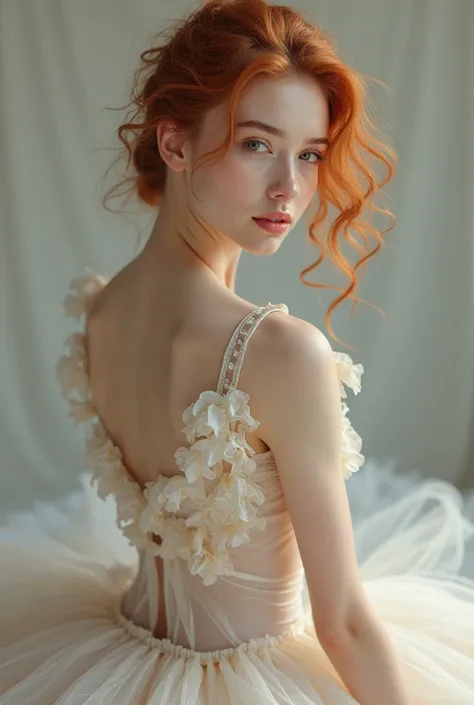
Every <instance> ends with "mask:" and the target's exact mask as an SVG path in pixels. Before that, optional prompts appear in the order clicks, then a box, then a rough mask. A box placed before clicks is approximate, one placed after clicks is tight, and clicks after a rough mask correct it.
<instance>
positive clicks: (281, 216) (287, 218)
mask: <svg viewBox="0 0 474 705" xmlns="http://www.w3.org/2000/svg"><path fill="white" fill-rule="evenodd" d="M255 218H256V219H257V220H267V219H271V220H275V219H278V220H282V221H283V222H284V223H291V215H290V214H289V213H283V211H273V212H272V213H265V214H264V215H257V216H255Z"/></svg>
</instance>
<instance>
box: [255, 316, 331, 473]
mask: <svg viewBox="0 0 474 705" xmlns="http://www.w3.org/2000/svg"><path fill="white" fill-rule="evenodd" d="M265 324H266V325H265V328H264V330H262V335H261V337H260V340H259V344H258V345H256V346H255V354H254V356H253V370H254V375H253V380H252V390H253V394H252V408H253V410H254V411H255V416H256V418H257V419H258V421H259V422H260V426H259V428H258V434H259V437H260V438H261V439H262V440H263V441H264V442H265V443H266V444H267V445H268V446H269V447H270V448H271V449H272V451H273V453H274V455H275V458H276V459H277V463H278V464H279V466H280V468H281V471H282V473H285V472H286V471H287V469H288V471H289V470H290V468H292V467H293V468H294V461H295V459H296V458H298V457H300V458H301V462H302V463H303V462H305V459H306V458H308V459H309V457H312V465H313V468H314V469H316V466H317V465H318V460H319V461H320V463H319V465H320V466H321V467H322V465H323V464H324V459H326V460H327V461H328V462H329V459H330V462H331V464H332V465H333V466H334V465H337V464H338V463H339V456H340V450H341V395H340V383H339V377H338V373H337V364H336V356H335V354H334V350H333V348H332V346H331V344H330V342H329V340H328V338H327V337H326V335H325V334H324V333H323V332H322V331H321V330H320V329H319V328H317V327H316V326H314V325H313V324H311V323H309V322H308V321H305V320H303V319H300V318H297V317H295V316H291V315H286V316H283V315H282V316H279V315H273V316H270V317H269V320H268V321H265ZM326 467H327V465H326ZM339 469H340V468H336V467H333V471H334V472H336V474H338V472H339Z"/></svg>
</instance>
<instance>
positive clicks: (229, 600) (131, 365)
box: [83, 258, 303, 651]
mask: <svg viewBox="0 0 474 705" xmlns="http://www.w3.org/2000/svg"><path fill="white" fill-rule="evenodd" d="M164 270H165V271H166V270H168V275H169V267H168V268H166V267H164ZM176 274H177V273H176V272H173V275H174V276H173V278H171V279H167V276H166V275H164V276H163V278H160V277H159V276H157V270H156V267H155V269H154V278H153V279H149V278H148V277H147V273H146V264H143V262H142V261H141V260H140V259H139V258H138V259H137V260H135V261H134V262H132V263H131V264H130V265H128V267H126V268H125V269H124V270H122V271H121V272H120V273H119V274H118V275H117V276H116V277H114V279H112V280H111V281H110V282H109V283H108V284H107V285H105V286H104V287H103V288H100V289H99V290H98V291H96V292H95V294H94V296H93V297H92V298H91V300H90V305H89V306H88V307H87V317H86V321H87V323H88V325H87V337H86V340H85V343H86V345H85V348H86V352H87V354H86V357H87V372H88V383H89V397H90V401H91V403H92V407H93V409H94V411H95V412H97V416H98V418H99V419H100V422H101V425H102V427H103V430H104V436H105V438H106V442H107V443H108V442H109V440H111V441H113V444H114V445H115V446H117V449H120V456H121V461H123V470H124V472H125V473H127V474H128V479H130V478H133V480H135V481H136V484H137V485H140V486H141V488H142V490H145V488H146V487H150V484H151V485H153V486H159V487H160V488H161V489H160V491H162V492H167V491H168V489H167V488H165V485H167V483H169V482H170V478H174V480H173V482H175V481H177V482H182V483H185V480H184V478H183V470H182V468H181V469H179V468H178V466H177V462H176V457H175V454H176V452H177V451H178V449H179V448H180V449H181V450H183V448H184V447H186V446H187V445H190V444H188V443H187V441H186V437H185V435H184V434H183V412H184V410H185V409H187V408H188V407H190V406H192V405H193V404H195V403H196V402H197V400H198V399H199V398H200V395H201V394H202V393H203V392H211V393H212V392H216V391H217V390H218V389H219V386H221V387H222V379H221V378H222V376H223V373H224V372H225V371H226V369H227V368H229V370H230V373H231V374H232V373H233V374H234V380H233V385H232V386H234V385H235V387H236V388H237V389H238V390H239V391H244V385H243V384H241V381H242V377H241V372H242V371H243V369H244V367H243V365H242V363H243V361H244V355H245V360H246V366H245V369H248V370H252V364H250V365H248V364H247V351H250V350H254V348H255V349H256V352H255V351H254V352H253V358H254V361H255V362H257V363H258V351H259V349H264V347H265V344H266V341H265V339H264V338H263V339H261V340H260V342H258V339H257V335H256V333H257V331H258V330H259V329H260V330H263V329H262V328H261V324H262V323H263V320H264V318H265V320H268V322H270V320H272V319H274V318H275V316H270V315H266V316H263V315H262V311H261V310H260V309H259V307H255V306H252V305H250V304H247V303H246V302H245V301H243V300H242V299H239V298H238V297H236V296H235V295H234V294H233V293H232V292H229V295H228V296H227V295H223V294H222V288H221V291H220V292H219V291H218V290H216V287H215V286H214V287H213V283H212V280H211V281H210V278H209V277H206V274H205V273H204V274H203V273H202V272H196V271H195V272H194V273H193V275H190V274H189V272H188V273H187V274H184V273H182V272H181V273H180V278H179V279H178V278H177V277H176ZM92 280H93V278H92ZM92 280H91V281H92ZM87 286H88V284H87V279H86V281H85V282H84V284H83V287H84V289H86V288H87ZM175 292H176V293H175ZM178 292H179V293H178ZM166 295H168V300H169V299H170V295H172V301H173V305H169V301H168V305H167V306H165V302H166ZM268 306H269V307H271V308H272V309H273V311H282V310H284V311H285V312H286V314H287V315H288V312H287V309H286V307H284V306H283V308H282V309H281V308H279V307H278V306H276V307H272V305H271V304H269V305H268ZM263 308H264V309H266V308H267V307H263ZM258 311H260V313H259V316H258V318H255V319H254V321H253V324H250V323H247V324H246V326H245V327H244V328H242V324H243V323H245V321H247V320H248V317H249V314H252V312H254V314H255V312H258ZM232 319H233V320H232ZM252 326H253V327H252ZM238 331H241V332H240V333H239V334H238V335H237V336H235V334H236V333H238ZM250 331H251V334H250ZM246 336H248V338H246ZM250 338H251V340H252V344H251V345H248V346H247V343H248V342H250ZM244 339H246V340H247V342H246V344H245V346H243V345H239V343H240V342H241V341H242V340H244ZM254 343H257V345H254ZM227 358H229V359H230V360H231V362H227ZM250 362H252V361H250ZM238 363H239V365H242V367H241V368H240V369H239V370H238V371H237V364H238ZM253 367H254V368H255V364H254V365H253ZM253 373H254V374H255V369H254V371H253ZM229 379H230V378H229ZM247 379H248V380H249V381H250V382H251V379H252V372H250V373H248V374H247ZM96 380H97V383H96V386H94V385H95V381H96ZM244 384H245V380H244ZM219 392H220V393H221V394H222V393H224V389H223V387H222V388H221V389H219ZM249 404H250V413H251V414H253V410H252V408H251V400H250V401H249ZM243 420H245V419H243ZM198 435H199V436H202V437H205V435H206V432H205V431H202V433H199V434H198ZM214 435H215V434H212V433H208V434H207V436H208V437H210V438H211V442H216V439H215V438H213V437H214ZM244 438H245V440H243V439H244ZM250 439H252V444H253V445H252V447H253V450H255V451H256V453H255V454H254V453H252V449H249V450H250V452H251V458H252V459H253V463H255V466H254V468H253V469H252V466H251V465H250V464H249V463H250V462H251V461H249V460H248V459H247V469H246V470H245V473H246V476H245V478H244V476H243V475H242V477H241V479H240V480H239V482H240V483H241V486H242V487H243V486H245V485H246V486H247V487H249V488H250V489H251V493H253V495H255V496H256V501H257V503H258V504H259V505H264V506H261V507H259V511H258V519H257V518H256V519H255V521H256V523H261V524H262V526H261V527H259V528H260V529H261V530H260V531H251V532H250V536H247V537H246V538H251V540H249V543H248V544H247V545H246V546H239V545H238V543H237V544H236V545H235V546H234V547H231V546H228V547H227V549H228V550H226V551H225V553H222V556H224V555H225V560H227V561H230V565H231V570H228V569H226V570H225V573H226V575H227V579H226V580H225V581H219V582H218V583H217V584H213V585H212V584H211V585H203V580H202V577H203V576H202V575H193V574H192V570H191V571H190V570H189V564H188V566H186V564H185V563H184V562H183V561H181V560H179V559H178V560H177V561H176V560H173V559H174V558H179V557H182V555H180V553H179V550H177V551H175V553H173V554H172V555H170V553H169V551H168V549H166V551H167V552H166V554H165V556H166V559H168V560H166V559H165V560H164V561H163V560H162V557H161V556H159V555H158V556H154V557H153V559H152V561H153V562H152V563H150V553H147V551H141V561H140V566H139V570H138V575H137V577H136V580H135V582H134V584H133V585H132V586H131V588H130V590H129V591H128V592H127V594H126V595H125V597H124V601H123V605H122V611H123V615H124V616H125V617H128V618H130V624H136V625H140V626H143V627H145V628H146V629H149V630H151V631H152V632H153V633H154V635H155V636H156V637H159V638H170V639H171V640H172V641H173V643H177V644H181V645H183V646H188V647H191V648H193V649H198V650H200V651H209V650H215V649H218V648H228V647H231V646H237V645H238V644H239V643H242V642H243V641H247V640H248V639H250V638H251V637H253V636H254V635H255V634H269V633H274V634H275V635H278V634H284V633H285V632H286V631H287V630H288V629H289V628H290V627H293V628H294V624H295V622H296V620H297V619H298V616H299V615H300V614H301V610H302V603H301V588H302V579H303V570H302V564H301V559H300V556H299V554H298V550H297V545H296V540H295V536H294V532H293V529H292V526H291V521H290V517H289V516H288V512H287V509H286V506H285V502H284V496H283V491H282V487H281V483H280V482H279V478H278V472H277V469H276V465H275V462H274V458H273V456H272V453H271V452H270V451H269V449H268V448H267V447H266V446H265V444H264V442H263V441H261V440H259V438H258V436H257V435H256V433H255V431H254V432H252V430H251V429H250V430H249V431H248V432H247V433H246V434H245V437H244V436H242V438H241V439H240V440H242V441H243V442H246V443H249V440H250ZM231 446H232V444H228V448H227V450H229V447H231ZM103 447H105V446H103ZM100 452H101V454H102V458H103V457H104V454H103V452H102V449H100ZM185 452H188V451H187V450H185ZM245 453H247V451H246V452H245ZM111 455H113V454H111ZM246 457H247V455H246ZM216 460H217V457H216V458H214V461H212V463H214V462H215V461H216ZM92 464H93V468H94V470H95V471H96V472H97V474H98V475H99V487H100V486H101V485H100V483H101V482H102V479H103V478H102V477H101V476H100V467H99V466H100V462H99V463H98V462H97V456H94V458H93V461H92ZM210 464H211V463H210ZM229 468H230V465H229ZM209 469H210V468H209ZM212 472H214V471H213V470H211V469H210V472H209V476H208V477H207V478H206V479H205V480H204V482H205V485H206V492H207V494H208V495H209V496H210V495H211V493H212V494H213V495H214V496H215V497H216V498H217V497H218V495H217V494H216V487H217V484H219V483H218V477H217V479H216V478H214V477H212V476H211V475H212ZM232 473H233V474H235V476H237V475H238V471H237V469H236V468H234V469H233V470H232ZM250 473H251V477H250ZM248 481H250V484H249V482H248ZM196 482H199V479H197V480H195V483H194V484H196ZM224 483H225V477H224V481H223V482H222V483H221V484H222V485H223V484H224ZM106 484H107V483H106ZM167 487H168V488H169V484H168V485H167ZM108 489H111V486H110V488H107V489H106V490H105V491H107V490H108ZM145 491H146V490H145ZM224 493H228V501H227V507H229V506H232V511H233V512H235V511H236V512H238V511H239V504H240V505H241V506H245V503H246V501H248V508H246V509H245V511H246V512H247V510H250V512H253V511H254V508H253V507H251V506H250V505H251V501H250V499H247V498H246V497H245V494H242V492H240V490H239V493H240V494H239V495H235V494H234V493H233V488H232V486H231V485H226V486H225V490H224ZM221 494H222V490H221ZM117 495H118V496H117V500H118V502H119V504H120V502H121V501H122V503H123V504H124V502H123V490H120V489H119V491H118V493H117ZM156 496H157V495H155V498H156ZM173 496H174V495H173V494H172V491H169V492H168V497H169V498H173ZM186 499H189V498H187V497H183V498H180V500H179V506H178V507H175V509H177V511H176V512H171V514H170V515H173V516H176V517H179V518H180V519H186V520H189V519H191V520H192V519H193V516H195V515H196V507H195V506H193V503H192V502H188V503H187V502H186ZM217 504H218V502H216V506H217ZM149 506H153V510H152V511H154V512H157V511H158V508H157V506H156V504H153V501H152V500H150V501H149ZM222 506H223V505H222ZM161 508H163V503H162V504H161ZM170 508H171V507H170V506H169V505H165V513H166V514H167V510H169V509H170ZM220 511H221V513H220V514H219V516H218V515H217V512H216V513H215V514H214V516H213V518H212V522H213V525H214V527H215V530H214V531H215V533H214V539H215V545H216V546H217V544H219V542H220V541H222V540H223V538H224V532H225V531H226V530H229V529H230V528H231V527H232V522H229V521H228V518H227V516H226V510H225V508H224V509H222V507H221V508H220ZM255 514H256V512H255ZM119 515H120V507H119ZM168 518H169V517H168ZM237 520H238V519H237ZM235 521H236V519H234V520H233V524H234V525H236V524H235ZM247 521H249V522H251V516H250V515H249V516H248V518H247V517H246V516H244V520H243V521H241V522H240V523H241V524H242V526H243V527H244V533H245V523H246V522H247ZM212 522H211V523H212ZM221 522H222V526H220V525H219V524H220V523H221ZM137 524H139V521H138V522H137ZM148 528H151V527H148ZM241 530H242V529H241ZM156 532H157V533H158V529H157V530H156ZM171 533H172V532H171V530H170V529H169V528H168V530H167V536H168V541H169V536H170V534H171ZM164 536H165V534H164V533H163V535H162V537H161V538H160V537H158V536H156V535H155V537H154V541H156V545H160V544H161V543H162V541H161V539H162V538H163V537H164ZM239 540H240V539H239ZM173 541H174V542H175V543H176V537H174V539H173ZM138 547H139V548H140V546H138ZM152 551H153V549H152ZM217 559H218V561H219V560H221V558H220V557H219V556H218V557H217ZM222 560H224V558H222ZM217 570H219V567H217ZM165 594H167V595H168V600H167V601H166V599H165ZM229 605H232V609H231V610H230V609H229Z"/></svg>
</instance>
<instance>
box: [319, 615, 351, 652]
mask: <svg viewBox="0 0 474 705" xmlns="http://www.w3.org/2000/svg"><path fill="white" fill-rule="evenodd" d="M314 626H315V631H316V636H317V637H318V641H319V643H320V644H321V646H322V647H323V649H324V650H330V651H334V650H336V649H337V650H340V649H342V648H344V647H345V646H347V644H348V643H349V642H350V641H351V639H352V638H353V634H352V630H351V628H350V626H349V625H348V624H341V623H337V622H336V621H334V622H332V623H328V622H325V623H324V624H317V623H315V625H314Z"/></svg>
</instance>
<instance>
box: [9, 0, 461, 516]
mask: <svg viewBox="0 0 474 705" xmlns="http://www.w3.org/2000/svg"><path fill="white" fill-rule="evenodd" d="M195 6H196V5H195V3H189V2H188V3H185V2H183V1H182V0H175V2H173V3H168V2H165V0H162V1H161V2H157V1H156V0H134V2H133V3H132V2H124V1H118V0H81V2H75V1H73V0H41V1H37V0H0V8H1V13H0V90H1V105H0V169H1V173H0V233H1V235H0V243H1V244H0V246H1V248H2V252H1V256H0V262H1V268H2V269H1V272H0V273H1V277H0V300H1V303H2V306H1V318H0V324H1V335H0V339H1V345H2V350H1V355H0V379H1V384H2V390H1V391H2V403H1V419H0V421H1V422H0V444H1V449H2V454H1V455H2V471H1V480H0V482H1V484H0V510H1V511H5V510H14V509H21V508H23V509H27V508H28V507H30V506H31V505H32V503H33V501H34V500H35V499H39V500H51V499H54V498H55V497H59V496H60V495H62V494H64V493H65V492H67V491H69V490H70V489H73V488H75V487H77V486H78V478H79V475H80V473H81V472H82V471H83V470H84V462H83V456H82V437H81V435H80V432H78V431H75V430H73V428H72V424H71V423H70V421H69V420H68V419H66V405H65V403H64V402H63V401H62V400H61V399H60V396H59V388H58V386H57V384H56V382H55V379H54V365H55V362H56V360H57V358H58V357H59V356H60V355H61V354H62V352H63V349H62V343H63V340H64V339H65V337H66V336H67V335H68V333H69V332H70V330H71V328H70V326H69V323H67V322H66V321H65V320H64V319H63V318H62V311H61V300H62V298H63V296H64V294H65V291H66V289H67V286H68V283H69V280H70V279H71V277H73V276H75V275H77V274H78V273H81V272H82V271H83V269H84V267H86V266H91V267H93V268H94V269H96V270H99V271H101V272H104V273H109V274H113V273H114V272H116V271H117V270H118V269H119V268H120V267H121V266H122V265H123V264H124V263H125V262H126V261H127V260H128V259H129V258H130V257H132V256H133V255H135V254H136V253H137V251H138V248H139V247H140V240H139V239H138V237H137V235H138V234H139V233H140V234H141V236H142V238H145V237H146V235H147V233H148V231H149V228H150V225H151V219H150V214H149V213H146V212H144V211H142V212H138V213H135V214H131V215H130V216H129V217H128V218H123V217H118V216H114V215H110V214H108V213H106V212H104V211H103V210H102V209H101V206H100V199H101V196H102V195H103V191H104V189H103V185H102V183H101V181H100V179H101V177H102V175H103V174H104V172H105V170H106V168H107V166H108V164H109V163H110V162H111V160H112V158H113V156H114V154H113V152H111V151H110V147H112V146H116V142H115V140H114V135H113V132H114V129H115V128H116V126H117V124H118V123H119V121H120V119H121V117H123V113H120V112H113V111H108V110H106V107H108V106H110V107H116V106H120V105H124V104H125V103H126V102H127V99H128V93H129V89H130V86H131V79H132V75H133V71H134V70H135V68H136V66H137V63H138V58H139V53H140V51H141V50H142V49H144V48H146V46H148V43H149V39H150V38H151V36H152V35H153V33H154V32H155V31H157V30H159V29H160V28H161V27H162V26H163V23H166V22H168V21H169V20H172V19H174V18H179V17H182V16H183V15H185V14H187V13H188V12H189V11H190V10H192V9H194V7H195ZM294 6H295V7H296V8H297V9H299V10H302V11H303V12H304V13H305V14H306V16H307V17H308V18H309V19H311V20H312V21H314V22H315V23H321V24H322V25H323V26H324V27H325V28H326V29H328V30H329V31H330V32H331V34H332V35H333V36H334V37H335V40H336V44H337V46H338V48H339V50H340V52H341V54H342V56H343V57H344V58H345V59H347V60H348V61H349V62H351V63H353V64H354V65H355V66H356V67H357V68H358V69H359V70H360V71H362V72H363V73H365V74H368V75H370V76H376V77H378V78H380V79H382V80H383V81H385V82H386V83H387V84H388V85H389V87H390V91H388V92H387V91H386V90H384V89H383V88H381V87H380V86H378V85H373V86H372V87H371V90H370V97H371V101H372V106H371V109H372V111H375V113H376V116H377V117H378V119H379V120H380V124H381V126H382V129H383V131H384V135H385V136H386V137H387V138H388V139H389V140H390V141H391V142H392V143H393V145H394V146H395V148H396V150H397V151H398V153H399V158H400V163H399V168H398V172H397V176H396V178H395V179H394V181H393V182H392V184H391V185H390V186H389V188H388V191H387V193H388V196H389V197H390V202H389V203H388V204H387V205H388V206H389V207H391V208H392V209H393V210H394V212H395V214H396V217H397V221H398V222H397V227H396V229H395V231H393V232H392V233H391V234H390V235H389V236H388V239H387V247H386V248H385V249H384V250H383V251H382V252H381V253H379V254H378V255H377V256H376V257H375V258H374V259H372V260H371V261H370V263H369V267H368V270H367V273H366V275H365V277H364V279H363V281H362V284H361V286H360V290H359V295H360V297H361V298H363V299H364V300H366V301H369V302H371V303H372V304H374V305H376V306H378V307H379V308H381V309H382V310H383V312H384V314H385V316H384V317H382V316H381V315H380V314H379V313H378V312H377V311H375V310H374V309H373V308H370V307H368V306H364V305H359V307H358V308H357V310H356V312H355V315H354V316H352V317H350V311H351V305H350V304H347V303H346V304H345V305H344V306H343V307H341V308H340V309H338V311H337V312H336V314H335V315H334V316H333V318H332V323H333V326H334V329H335V331H336V334H337V335H338V336H339V337H340V338H341V339H342V340H343V341H344V342H346V343H348V344H350V345H352V346H353V347H354V348H356V350H357V352H352V351H348V352H349V353H350V354H351V356H352V357H353V358H354V360H356V361H360V362H362V363H363V365H364V367H365V374H364V376H363V378H362V382H363V390H362V394H361V395H360V396H358V397H356V398H354V397H351V399H350V400H349V401H350V410H351V412H350V418H351V421H352V423H353V425H354V427H355V428H356V429H357V431H358V432H359V433H360V434H361V435H362V437H363V439H364V447H363V452H364V454H365V455H366V456H367V458H370V459H371V461H372V460H373V461H374V462H378V463H381V464H383V463H387V462H392V461H393V463H394V465H395V466H396V468H397V469H398V471H399V472H400V473H401V474H402V475H403V473H408V472H410V471H416V472H419V473H420V475H421V476H422V477H428V476H437V477H441V478H445V479H448V480H451V481H453V482H455V483H457V484H459V485H464V486H466V487H468V486H472V485H474V461H473V452H474V447H473V437H474V393H473V392H474V222H473V209H472V203H471V200H472V194H473V191H474V3H473V2H472V0H451V2H446V0H399V1H398V2H396V3H394V2H392V0H358V2H357V3H354V2H352V0H318V1H316V0H299V2H297V3H294ZM372 114H374V112H372ZM141 242H143V239H142V241H141ZM317 255H318V252H317V250H316V249H315V248H314V246H313V245H311V244H309V242H308V240H307V237H306V233H305V230H304V226H303V223H300V224H298V226H297V227H296V228H295V230H294V231H293V232H292V234H291V236H290V237H289V238H288V239H287V240H286V241H285V243H284V245H283V247H282V248H281V250H280V251H279V252H278V253H277V254H276V255H275V256H274V257H271V258H267V259H264V258H252V257H251V256H247V255H245V254H244V256H243V258H242V262H241V266H240V271H239V275H238V279H237V291H238V293H239V294H240V295H241V296H243V297H245V298H248V299H249V300H251V301H253V302H254V303H256V304H257V303H266V302H268V301H274V302H281V301H283V302H285V303H286V304H287V305H288V306H289V309H290V312H291V313H293V314H294V315H296V316H299V317H302V318H305V319H307V320H309V321H311V322H312V323H314V324H315V325H317V326H319V327H321V328H322V329H323V330H324V331H325V327H324V313H325V310H326V309H327V306H328V305H329V303H330V302H331V301H332V299H333V298H334V294H333V293H331V292H321V291H320V290H315V289H310V288H308V287H305V286H304V285H303V284H301V283H300V282H299V280H298V276H299V273H300V272H301V270H302V269H303V268H304V267H305V266H307V265H308V264H311V263H312V262H314V260H315V259H316V257H317ZM311 280H312V281H318V280H319V281H325V282H331V283H334V284H337V285H342V284H344V279H342V278H338V276H337V273H336V271H335V270H333V269H331V268H330V267H326V268H324V267H321V268H319V269H318V270H317V271H316V272H313V274H312V275H311ZM341 309H342V310H341ZM325 332H327V331H325ZM333 346H334V347H335V349H339V350H343V351H344V350H345V348H343V347H341V346H340V345H339V344H338V343H337V342H333Z"/></svg>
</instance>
